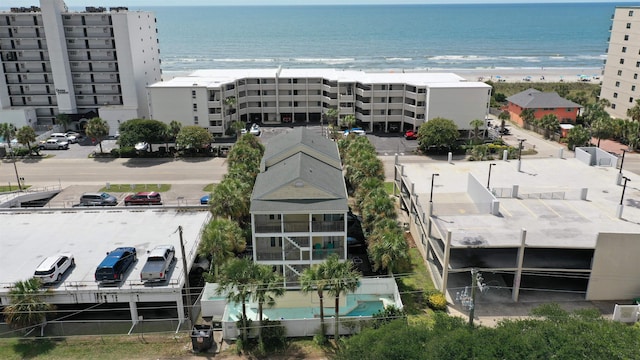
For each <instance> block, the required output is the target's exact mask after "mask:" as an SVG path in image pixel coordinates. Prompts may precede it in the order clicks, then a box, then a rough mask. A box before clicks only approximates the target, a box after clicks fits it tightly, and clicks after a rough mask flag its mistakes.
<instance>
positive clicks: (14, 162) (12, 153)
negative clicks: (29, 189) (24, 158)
mask: <svg viewBox="0 0 640 360" xmlns="http://www.w3.org/2000/svg"><path fill="white" fill-rule="evenodd" d="M9 150H10V151H11V158H12V159H13V170H15V172H16V180H17V181H18V190H20V191H22V183H21V182H20V175H18V166H17V165H16V154H14V152H13V149H9Z"/></svg>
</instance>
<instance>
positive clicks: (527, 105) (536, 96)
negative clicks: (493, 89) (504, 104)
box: [507, 89, 582, 109]
mask: <svg viewBox="0 0 640 360" xmlns="http://www.w3.org/2000/svg"><path fill="white" fill-rule="evenodd" d="M507 101H509V102H511V103H513V104H516V105H518V106H520V107H521V108H523V109H548V108H582V105H580V104H576V103H574V102H573V101H569V100H567V99H565V98H563V97H561V96H560V95H558V94H557V93H555V92H541V91H539V90H536V89H527V90H525V91H522V92H519V93H517V94H515V95H511V96H509V97H508V98H507Z"/></svg>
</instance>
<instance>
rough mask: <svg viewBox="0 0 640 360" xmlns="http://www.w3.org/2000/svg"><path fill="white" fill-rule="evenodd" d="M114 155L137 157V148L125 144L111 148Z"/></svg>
mask: <svg viewBox="0 0 640 360" xmlns="http://www.w3.org/2000/svg"><path fill="white" fill-rule="evenodd" d="M111 155H113V156H114V157H123V158H132V157H136V155H137V154H136V149H135V148H134V147H133V146H123V147H121V148H120V149H113V150H111Z"/></svg>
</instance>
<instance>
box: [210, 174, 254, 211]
mask: <svg viewBox="0 0 640 360" xmlns="http://www.w3.org/2000/svg"><path fill="white" fill-rule="evenodd" d="M249 185H250V184H247V183H243V182H241V181H239V180H238V179H236V178H231V177H226V178H225V179H224V180H222V181H221V182H220V184H218V186H216V188H215V189H214V190H213V193H212V194H211V201H210V202H211V207H210V211H211V213H212V214H213V215H215V216H221V217H225V218H227V219H230V220H231V219H232V220H236V221H239V220H241V219H242V218H243V217H245V216H247V215H248V214H249V206H250V196H251V188H250V186H249Z"/></svg>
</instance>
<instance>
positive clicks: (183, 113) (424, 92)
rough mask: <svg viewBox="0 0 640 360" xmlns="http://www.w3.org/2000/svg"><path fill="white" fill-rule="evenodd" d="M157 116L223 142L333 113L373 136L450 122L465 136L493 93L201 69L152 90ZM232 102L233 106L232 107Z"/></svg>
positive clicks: (292, 72)
mask: <svg viewBox="0 0 640 360" xmlns="http://www.w3.org/2000/svg"><path fill="white" fill-rule="evenodd" d="M149 97H150V112H151V117H152V118H153V119H156V120H160V121H163V122H166V123H169V122H170V121H171V120H177V121H181V122H182V123H183V125H198V126H202V127H205V128H207V129H208V130H209V132H211V133H212V134H214V135H222V134H224V133H225V132H226V131H227V130H228V129H229V124H230V123H231V122H232V121H235V120H241V121H244V122H246V123H265V124H281V123H284V124H287V123H296V124H304V123H318V124H320V123H321V122H324V124H326V113H327V111H328V110H329V109H332V108H333V109H337V110H338V111H339V114H340V117H341V118H342V117H345V116H347V115H353V116H355V118H356V121H357V124H358V126H361V127H363V128H364V129H365V130H366V131H384V132H400V131H403V130H406V129H413V128H414V127H417V126H419V125H421V124H423V123H424V122H425V121H428V120H429V119H433V118H435V117H444V118H447V119H451V120H453V121H455V122H456V124H457V125H458V128H459V129H461V130H464V129H470V128H471V126H470V125H469V123H470V122H471V121H472V120H474V119H484V118H485V116H486V114H487V113H488V109H489V100H490V97H491V87H490V86H489V85H487V84H485V83H482V82H470V81H467V80H465V79H464V78H462V77H460V76H458V75H456V74H451V73H429V72H423V73H397V72H364V71H353V70H336V69H282V68H278V69H226V70H198V71H195V72H193V73H191V74H189V75H188V76H181V77H175V78H173V79H170V80H168V81H162V82H157V83H155V84H153V85H151V86H149ZM229 100H231V101H229Z"/></svg>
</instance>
